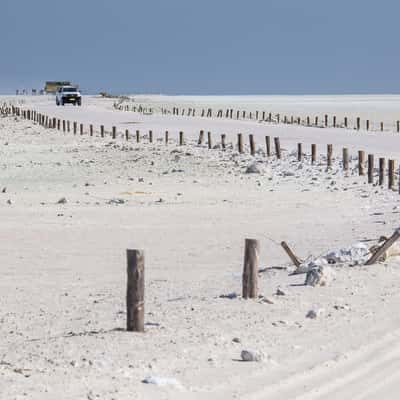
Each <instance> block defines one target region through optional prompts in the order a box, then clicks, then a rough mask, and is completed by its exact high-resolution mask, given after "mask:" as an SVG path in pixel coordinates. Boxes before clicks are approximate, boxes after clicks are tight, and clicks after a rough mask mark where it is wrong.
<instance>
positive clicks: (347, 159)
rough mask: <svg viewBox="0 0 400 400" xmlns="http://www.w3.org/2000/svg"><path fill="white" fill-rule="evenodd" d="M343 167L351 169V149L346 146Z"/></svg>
mask: <svg viewBox="0 0 400 400" xmlns="http://www.w3.org/2000/svg"><path fill="white" fill-rule="evenodd" d="M343 169H344V170H345V171H347V170H348V169H349V150H348V149H347V148H346V147H344V148H343Z"/></svg>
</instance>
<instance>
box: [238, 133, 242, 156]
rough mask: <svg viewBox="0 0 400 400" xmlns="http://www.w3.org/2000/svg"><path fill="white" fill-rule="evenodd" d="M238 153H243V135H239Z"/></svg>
mask: <svg viewBox="0 0 400 400" xmlns="http://www.w3.org/2000/svg"><path fill="white" fill-rule="evenodd" d="M238 151H239V153H243V137H242V134H241V133H238Z"/></svg>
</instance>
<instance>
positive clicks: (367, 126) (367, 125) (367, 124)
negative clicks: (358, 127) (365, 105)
mask: <svg viewBox="0 0 400 400" xmlns="http://www.w3.org/2000/svg"><path fill="white" fill-rule="evenodd" d="M366 128H367V131H369V119H367V121H366Z"/></svg>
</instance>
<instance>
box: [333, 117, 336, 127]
mask: <svg viewBox="0 0 400 400" xmlns="http://www.w3.org/2000/svg"><path fill="white" fill-rule="evenodd" d="M333 127H334V128H336V115H334V116H333Z"/></svg>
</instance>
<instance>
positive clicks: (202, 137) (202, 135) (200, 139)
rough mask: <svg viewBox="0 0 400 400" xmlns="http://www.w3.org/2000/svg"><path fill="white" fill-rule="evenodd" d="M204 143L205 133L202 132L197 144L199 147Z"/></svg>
mask: <svg viewBox="0 0 400 400" xmlns="http://www.w3.org/2000/svg"><path fill="white" fill-rule="evenodd" d="M203 141H204V131H200V134H199V140H198V142H197V144H198V145H200V144H203Z"/></svg>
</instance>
